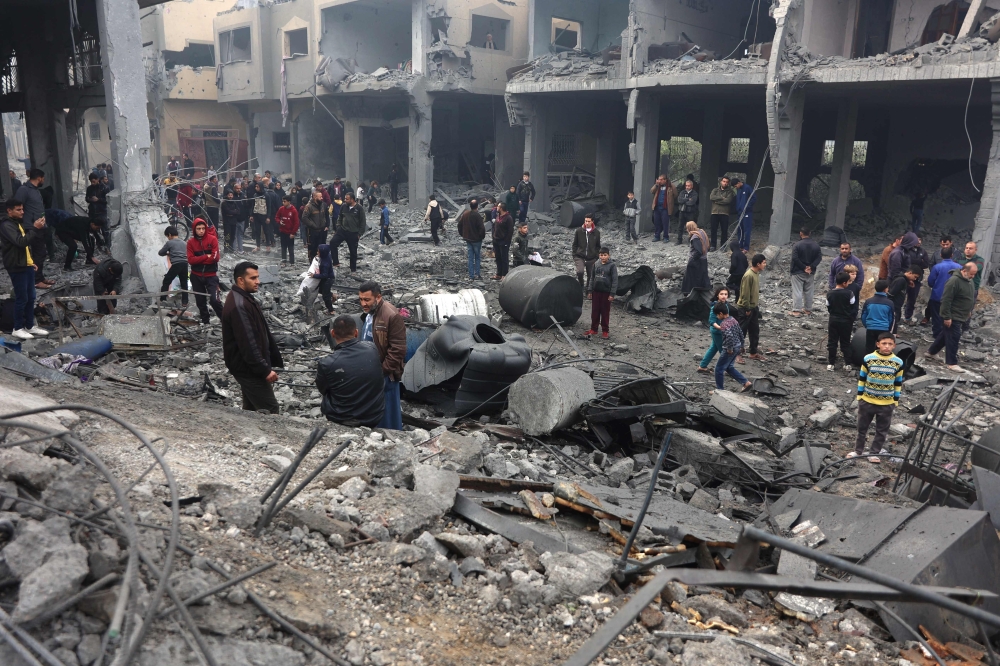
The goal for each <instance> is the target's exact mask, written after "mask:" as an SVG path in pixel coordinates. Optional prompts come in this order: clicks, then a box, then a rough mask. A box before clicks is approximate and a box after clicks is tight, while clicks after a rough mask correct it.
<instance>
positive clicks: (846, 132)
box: [826, 98, 858, 229]
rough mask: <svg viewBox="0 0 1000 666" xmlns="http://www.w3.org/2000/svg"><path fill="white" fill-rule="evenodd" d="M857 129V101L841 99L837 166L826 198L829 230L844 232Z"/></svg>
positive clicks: (836, 139) (837, 138) (834, 168)
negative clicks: (841, 230)
mask: <svg viewBox="0 0 1000 666" xmlns="http://www.w3.org/2000/svg"><path fill="white" fill-rule="evenodd" d="M857 126H858V100H857V98H851V99H841V100H840V102H839V103H838V107H837V133H836V135H835V137H834V147H833V165H832V166H831V168H830V192H829V194H828V195H827V198H826V226H828V227H840V228H841V229H843V228H844V217H845V216H846V215H847V200H848V197H849V196H850V192H851V166H852V164H853V163H854V134H855V130H856V129H857Z"/></svg>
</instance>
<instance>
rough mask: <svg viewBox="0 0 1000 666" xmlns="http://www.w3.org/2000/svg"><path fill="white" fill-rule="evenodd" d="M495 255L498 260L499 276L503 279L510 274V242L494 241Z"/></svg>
mask: <svg viewBox="0 0 1000 666" xmlns="http://www.w3.org/2000/svg"><path fill="white" fill-rule="evenodd" d="M493 254H494V255H495V256H496V260H497V275H499V276H500V277H503V276H505V275H507V273H509V272H510V241H507V242H506V243H502V242H500V241H497V240H495V241H493Z"/></svg>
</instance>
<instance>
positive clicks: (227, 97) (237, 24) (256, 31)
mask: <svg viewBox="0 0 1000 666" xmlns="http://www.w3.org/2000/svg"><path fill="white" fill-rule="evenodd" d="M265 11H266V8H261V7H255V8H253V9H241V10H238V11H233V12H230V13H228V14H222V15H220V16H216V17H215V20H214V25H215V60H216V62H219V63H221V62H222V58H221V51H220V42H219V34H220V33H222V32H225V31H227V30H233V29H235V28H242V27H249V28H250V60H249V61H238V62H231V63H223V64H222V89H221V90H219V92H218V97H219V101H220V102H244V101H248V100H257V99H264V98H265V94H266V93H265V91H266V90H267V88H266V84H267V81H266V79H265V68H264V67H263V62H264V61H265V59H266V57H267V54H268V50H267V48H266V47H267V46H268V45H269V44H270V40H265V39H264V38H263V37H262V29H261V23H262V13H263V12H265Z"/></svg>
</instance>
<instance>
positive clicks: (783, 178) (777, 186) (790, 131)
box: [767, 89, 805, 245]
mask: <svg viewBox="0 0 1000 666" xmlns="http://www.w3.org/2000/svg"><path fill="white" fill-rule="evenodd" d="M781 99H782V101H783V103H784V107H783V108H784V111H783V113H781V115H780V116H779V117H778V132H777V140H778V158H777V160H772V161H771V162H772V165H774V164H775V163H776V162H777V164H779V165H780V166H781V168H780V169H779V168H778V166H775V173H774V199H773V201H772V203H771V228H770V231H769V232H768V237H767V242H768V244H769V245H785V244H787V243H788V242H789V240H790V239H791V235H792V213H793V212H794V210H795V185H796V180H797V175H798V171H799V145H800V144H801V142H802V119H803V116H804V111H805V98H804V96H803V95H802V93H801V92H799V93H795V94H791V96H789V91H788V90H787V89H785V90H784V91H783V94H782V95H781Z"/></svg>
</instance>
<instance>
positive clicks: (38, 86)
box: [18, 41, 145, 209]
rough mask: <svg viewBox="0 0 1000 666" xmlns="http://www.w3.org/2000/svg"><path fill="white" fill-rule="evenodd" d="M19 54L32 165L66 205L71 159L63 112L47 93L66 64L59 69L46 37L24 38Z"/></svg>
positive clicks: (59, 203)
mask: <svg viewBox="0 0 1000 666" xmlns="http://www.w3.org/2000/svg"><path fill="white" fill-rule="evenodd" d="M18 55H19V57H18V64H19V66H20V67H21V76H20V80H21V85H22V86H23V87H24V90H23V92H24V124H25V129H26V130H27V134H28V151H29V154H30V156H31V166H32V168H37V169H41V170H42V171H44V172H45V184H46V185H47V186H51V187H52V189H53V191H54V194H55V197H54V200H53V205H54V206H56V207H58V208H64V209H66V208H69V205H68V204H69V202H70V200H71V199H72V196H73V188H72V183H71V178H70V175H69V174H70V168H71V166H72V161H73V159H72V154H71V153H70V151H69V149H68V145H69V143H68V141H67V138H66V112H65V111H64V110H63V109H62V108H56V107H55V106H54V103H53V101H52V99H51V96H50V92H51V91H52V90H54V89H55V88H56V87H57V86H60V85H64V84H65V83H66V81H65V76H66V74H65V65H63V71H62V72H60V71H58V67H57V65H56V64H55V61H56V59H58V58H59V57H60V53H59V52H53V51H52V46H51V44H50V43H48V42H46V41H38V42H36V41H27V42H24V43H23V45H21V46H20V47H19V50H18ZM60 75H61V76H62V79H60ZM144 94H145V93H144Z"/></svg>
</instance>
